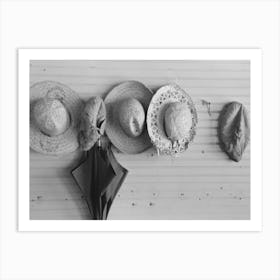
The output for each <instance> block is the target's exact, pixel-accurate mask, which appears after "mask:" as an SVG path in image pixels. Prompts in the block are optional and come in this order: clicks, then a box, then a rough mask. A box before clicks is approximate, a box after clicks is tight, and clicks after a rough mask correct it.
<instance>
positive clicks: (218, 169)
mask: <svg viewBox="0 0 280 280" xmlns="http://www.w3.org/2000/svg"><path fill="white" fill-rule="evenodd" d="M43 80H55V81H58V82H61V83H65V84H66V85H68V86H70V87H71V88H72V89H73V90H75V91H76V92H77V93H78V94H79V95H80V96H81V97H82V98H83V99H85V100H86V99H88V98H89V97H91V96H101V97H105V96H106V94H107V93H108V92H109V91H110V89H112V87H114V86H115V85H117V84H118V83H120V82H123V81H126V80H138V81H140V82H143V83H144V84H146V85H147V86H148V87H150V88H151V89H152V90H153V91H155V90H157V89H158V88H159V87H161V86H163V85H165V84H168V83H170V82H175V83H178V84H179V85H180V86H181V87H183V88H184V89H185V90H186V91H187V92H188V93H189V94H190V95H191V97H192V99H193V101H194V103H195V106H196V108H197V112H198V120H199V121H198V127H197V135H196V137H195V139H194V142H193V143H192V144H191V145H190V147H189V149H188V150H187V151H186V152H185V153H183V154H181V155H179V156H177V157H168V156H160V157H158V156H157V154H156V151H155V150H154V149H153V148H151V149H149V150H148V151H146V152H144V153H142V154H138V155H125V154H121V153H119V152H118V151H116V150H114V152H115V154H116V156H117V159H118V160H119V162H120V163H121V164H122V165H123V166H124V167H126V168H127V169H128V170H129V174H128V176H127V178H126V180H125V182H124V184H123V185H122V187H121V190H120V192H119V194H118V195H117V198H116V199H115V201H114V203H113V206H112V208H111V211H110V214H109V219H117V220H118V219H119V220H120V219H121V220H125V219H131V220H137V219H145V220H147V219H191V220H196V219H213V220H221V219H249V218H250V147H247V149H246V151H245V154H244V156H243V159H242V161H241V162H239V163H236V162H233V161H231V160H229V159H228V157H227V155H226V154H224V153H223V152H222V151H221V150H220V148H219V145H218V138H217V125H218V122H217V120H218V116H219V113H220V111H221V109H222V107H223V106H224V105H225V104H226V103H227V102H231V101H239V102H242V103H243V104H244V105H245V106H246V107H247V109H248V111H249V112H250V63H249V62H248V61H32V62H31V64H30V81H31V84H33V83H35V82H38V81H43ZM202 100H206V101H207V102H211V107H210V109H211V114H210V115H209V114H208V111H207V108H206V106H205V105H203V102H202ZM80 157H81V153H80V152H74V153H72V154H69V155H66V156H63V157H53V156H45V155H41V154H39V153H36V152H34V151H32V150H30V218H31V219H40V220H41V219H63V220H68V219H72V220H75V219H90V216H89V212H88V209H87V205H86V203H85V201H84V198H83V196H82V193H81V192H80V190H79V188H78V187H77V185H76V184H75V182H74V181H73V180H72V178H71V176H70V170H71V169H72V168H73V167H74V166H75V165H76V164H77V163H78V162H79V159H80Z"/></svg>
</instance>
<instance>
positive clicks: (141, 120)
mask: <svg viewBox="0 0 280 280" xmlns="http://www.w3.org/2000/svg"><path fill="white" fill-rule="evenodd" d="M119 122H120V125H121V127H122V129H123V130H124V132H125V133H126V134H127V135H128V136H130V137H138V136H140V135H141V134H142V132H143V129H144V124H145V110H144V108H143V106H142V104H141V103H140V102H139V101H138V100H137V99H136V98H127V99H125V100H123V101H122V102H121V104H120V107H119Z"/></svg>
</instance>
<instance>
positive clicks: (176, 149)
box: [147, 84, 197, 155]
mask: <svg viewBox="0 0 280 280" xmlns="http://www.w3.org/2000/svg"><path fill="white" fill-rule="evenodd" d="M177 102H179V103H186V104H187V107H188V108H189V110H190V113H191V114H190V116H191V118H192V120H191V121H192V126H191V128H190V130H189V132H188V134H187V135H186V136H185V137H184V138H182V139H180V140H178V141H176V143H174V142H172V141H171V140H170V139H169V138H168V136H167V135H166V132H165V126H164V117H165V110H166V108H167V107H168V105H169V104H172V103H177ZM196 124H197V112H196V109H195V106H194V103H193V101H192V99H191V97H190V96H189V95H188V94H187V93H186V92H185V91H184V90H183V89H182V88H180V87H179V86H178V85H177V84H169V85H166V86H163V87H161V88H160V89H159V90H158V91H157V92H156V93H155V94H154V96H153V98H152V100H151V103H150V105H149V108H148V112H147V128H148V133H149V135H150V138H151V141H152V143H153V144H154V146H155V147H156V149H157V150H158V153H160V154H167V155H173V154H177V153H181V152H183V151H185V150H186V149H187V148H188V145H189V143H190V142H191V141H192V140H193V138H194V136H195V132H196Z"/></svg>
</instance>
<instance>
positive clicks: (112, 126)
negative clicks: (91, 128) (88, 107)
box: [105, 81, 153, 154]
mask: <svg viewBox="0 0 280 280" xmlns="http://www.w3.org/2000/svg"><path fill="white" fill-rule="evenodd" d="M152 96H153V93H152V92H151V90H150V89H148V88H147V87H146V86H145V85H143V84H142V83H140V82H138V81H128V82H124V83H121V84H119V85H117V86H116V87H114V88H113V89H112V90H111V91H110V92H109V93H108V95H107V96H106V98H105V105H106V111H107V120H106V129H105V131H106V134H107V136H108V137H109V139H110V141H111V142H112V143H113V145H114V146H115V147H116V148H117V149H118V150H120V151H121V152H123V153H128V154H138V153H141V152H143V151H145V150H146V149H148V148H149V147H151V145H152V144H151V140H150V138H149V135H148V132H147V126H146V119H145V124H144V128H143V132H142V133H141V135H140V136H138V137H131V136H129V135H127V134H126V133H125V131H124V130H123V128H122V127H121V124H120V122H119V112H118V109H119V107H120V104H121V102H122V101H124V100H125V99H128V98H135V99H137V100H138V101H139V102H140V103H141V105H142V106H143V109H144V111H145V116H146V113H147V110H148V107H149V104H150V101H151V99H152Z"/></svg>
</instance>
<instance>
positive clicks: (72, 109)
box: [30, 81, 84, 155]
mask: <svg viewBox="0 0 280 280" xmlns="http://www.w3.org/2000/svg"><path fill="white" fill-rule="evenodd" d="M42 98H50V99H57V100H59V101H60V102H61V103H62V104H63V105H64V107H65V108H66V110H67V112H68V113H69V116H70V124H69V127H68V128H67V129H66V131H64V132H63V133H62V134H60V135H57V136H48V135H46V134H44V133H43V132H42V131H41V130H40V128H39V127H38V126H37V125H36V120H35V119H34V116H33V107H34V105H35V104H36V101H38V100H40V99H42ZM83 106H84V103H83V101H82V100H81V98H80V97H79V96H78V95H77V94H76V93H75V92H74V91H73V90H72V89H70V88H69V87H68V86H66V85H63V84H61V83H58V82H54V81H43V82H38V83H36V84H33V85H32V86H31V88H30V147H31V148H32V149H33V150H35V151H37V152H40V153H43V154H48V155H61V154H67V153H71V152H73V151H75V150H76V149H77V148H78V147H79V141H78V129H77V125H78V123H79V117H80V113H81V110H82V109H83Z"/></svg>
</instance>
